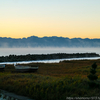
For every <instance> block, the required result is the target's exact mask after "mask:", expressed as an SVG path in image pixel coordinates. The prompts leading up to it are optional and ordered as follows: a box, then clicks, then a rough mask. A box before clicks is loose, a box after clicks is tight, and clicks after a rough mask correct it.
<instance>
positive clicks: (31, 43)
mask: <svg viewBox="0 0 100 100" xmlns="http://www.w3.org/2000/svg"><path fill="white" fill-rule="evenodd" d="M0 47H100V39H89V38H85V39H82V38H72V39H69V38H65V37H57V36H52V37H42V38H40V37H37V36H31V37H27V38H22V39H21V38H18V39H15V38H7V37H0Z"/></svg>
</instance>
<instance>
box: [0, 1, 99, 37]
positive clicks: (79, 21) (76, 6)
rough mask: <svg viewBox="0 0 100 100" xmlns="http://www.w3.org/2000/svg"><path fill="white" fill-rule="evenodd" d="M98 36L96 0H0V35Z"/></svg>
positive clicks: (97, 2) (97, 5)
mask: <svg viewBox="0 0 100 100" xmlns="http://www.w3.org/2000/svg"><path fill="white" fill-rule="evenodd" d="M33 35H34V36H38V37H44V36H47V37H49V36H58V37H68V38H79V37H80V38H100V0H0V37H12V38H23V37H29V36H33Z"/></svg>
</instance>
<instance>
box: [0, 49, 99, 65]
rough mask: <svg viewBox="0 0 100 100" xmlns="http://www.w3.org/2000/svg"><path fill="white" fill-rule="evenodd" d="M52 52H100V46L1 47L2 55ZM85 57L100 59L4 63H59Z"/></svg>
mask: <svg viewBox="0 0 100 100" xmlns="http://www.w3.org/2000/svg"><path fill="white" fill-rule="evenodd" d="M51 53H97V54H100V48H0V56H7V55H10V54H14V55H26V54H51ZM83 59H100V57H91V58H70V59H53V60H38V61H22V62H3V64H16V63H31V62H44V63H55V62H56V63H58V62H59V61H63V60H83Z"/></svg>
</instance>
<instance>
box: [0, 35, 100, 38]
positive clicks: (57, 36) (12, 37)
mask: <svg viewBox="0 0 100 100" xmlns="http://www.w3.org/2000/svg"><path fill="white" fill-rule="evenodd" d="M32 36H34V37H38V38H44V37H62V38H69V37H63V36H42V37H40V36H36V35H32ZM32 36H28V37H22V38H20V37H19V38H14V37H5V36H4V37H2V36H0V37H1V38H12V39H23V38H29V37H32ZM74 38H77V39H78V38H80V39H100V38H88V37H86V38H81V37H73V38H69V39H74Z"/></svg>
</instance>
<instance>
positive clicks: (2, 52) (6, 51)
mask: <svg viewBox="0 0 100 100" xmlns="http://www.w3.org/2000/svg"><path fill="white" fill-rule="evenodd" d="M51 53H97V54H100V48H64V47H63V48H62V47H61V48H50V47H49V48H41V47H40V48H0V56H8V55H12V54H14V55H26V54H51Z"/></svg>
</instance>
